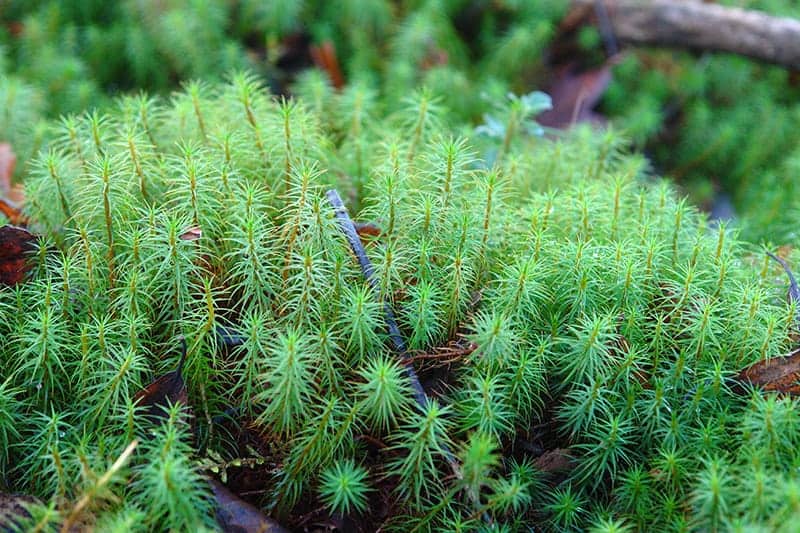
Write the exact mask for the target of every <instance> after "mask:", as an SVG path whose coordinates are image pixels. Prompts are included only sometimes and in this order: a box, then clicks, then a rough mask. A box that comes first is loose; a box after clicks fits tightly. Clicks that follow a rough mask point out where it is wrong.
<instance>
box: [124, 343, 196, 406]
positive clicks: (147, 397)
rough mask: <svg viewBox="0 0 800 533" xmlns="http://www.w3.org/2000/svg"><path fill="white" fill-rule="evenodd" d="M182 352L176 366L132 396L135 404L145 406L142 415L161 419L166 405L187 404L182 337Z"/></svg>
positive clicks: (184, 345) (184, 354)
mask: <svg viewBox="0 0 800 533" xmlns="http://www.w3.org/2000/svg"><path fill="white" fill-rule="evenodd" d="M182 343H183V353H182V354H181V360H180V362H179V363H178V368H176V369H175V370H173V371H172V372H167V373H166V374H164V375H163V376H161V377H160V378H158V379H157V380H155V381H154V382H152V383H151V384H150V385H148V386H147V388H145V389H144V390H141V391H139V392H137V393H136V395H134V397H133V401H134V403H135V404H138V405H140V406H143V407H145V409H144V416H145V417H147V418H149V419H151V420H154V421H159V420H163V419H164V417H165V416H166V413H165V410H164V409H165V408H166V407H167V406H168V405H170V404H171V405H175V404H176V403H180V404H183V405H187V404H188V396H187V394H186V383H185V382H184V381H183V364H184V362H186V341H185V340H184V339H182Z"/></svg>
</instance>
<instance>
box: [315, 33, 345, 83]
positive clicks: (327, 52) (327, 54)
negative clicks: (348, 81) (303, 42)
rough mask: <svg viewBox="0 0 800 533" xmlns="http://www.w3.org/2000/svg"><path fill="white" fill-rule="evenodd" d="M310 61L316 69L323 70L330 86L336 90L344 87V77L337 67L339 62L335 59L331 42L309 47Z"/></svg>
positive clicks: (334, 51)
mask: <svg viewBox="0 0 800 533" xmlns="http://www.w3.org/2000/svg"><path fill="white" fill-rule="evenodd" d="M309 53H310V54H311V59H313V60H314V65H316V66H317V68H319V69H321V70H324V71H325V72H326V73H327V74H328V78H329V79H330V80H331V85H333V87H334V88H336V89H341V88H342V87H344V75H343V74H342V69H341V68H340V67H339V60H338V59H337V58H336V49H335V48H334V47H333V43H332V42H331V41H325V42H323V43H322V44H321V45H319V46H316V45H313V44H312V45H311V46H309Z"/></svg>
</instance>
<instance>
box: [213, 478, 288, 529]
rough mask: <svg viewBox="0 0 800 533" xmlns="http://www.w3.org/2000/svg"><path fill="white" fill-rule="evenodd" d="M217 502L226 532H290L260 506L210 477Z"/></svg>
mask: <svg viewBox="0 0 800 533" xmlns="http://www.w3.org/2000/svg"><path fill="white" fill-rule="evenodd" d="M208 484H209V485H210V486H211V492H212V493H213V494H214V500H215V502H216V507H217V511H216V515H217V523H218V524H219V526H220V528H222V531H224V532H226V533H288V530H287V529H285V528H283V527H282V526H281V525H280V524H278V523H277V522H275V521H274V520H272V519H271V518H268V517H267V516H265V515H264V513H262V512H261V511H259V510H258V508H257V507H256V506H254V505H252V504H249V503H247V502H246V501H244V500H243V499H241V498H240V497H239V496H237V495H236V494H234V493H233V492H231V491H230V490H229V489H228V488H227V487H226V486H225V485H223V484H222V483H220V482H219V481H217V480H216V479H209V480H208Z"/></svg>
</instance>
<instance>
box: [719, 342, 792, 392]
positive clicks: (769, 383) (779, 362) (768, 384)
mask: <svg viewBox="0 0 800 533" xmlns="http://www.w3.org/2000/svg"><path fill="white" fill-rule="evenodd" d="M733 379H734V380H735V381H737V382H739V383H742V384H744V383H750V384H751V385H755V386H756V387H759V388H761V389H762V390H764V391H766V392H770V391H775V392H779V393H782V394H788V395H789V396H800V384H798V380H800V349H798V350H795V351H793V352H791V353H789V354H788V355H785V356H781V357H773V358H771V359H766V360H763V361H758V362H757V363H753V364H752V365H750V366H748V367H747V368H745V369H744V370H742V371H741V372H739V374H738V375H736V377H734V378H733Z"/></svg>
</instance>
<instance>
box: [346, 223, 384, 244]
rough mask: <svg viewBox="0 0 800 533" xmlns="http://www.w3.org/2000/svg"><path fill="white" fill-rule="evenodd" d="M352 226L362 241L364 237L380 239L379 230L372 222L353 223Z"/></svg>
mask: <svg viewBox="0 0 800 533" xmlns="http://www.w3.org/2000/svg"><path fill="white" fill-rule="evenodd" d="M353 225H354V226H355V228H356V233H358V236H359V237H361V240H362V241H363V240H364V239H365V238H366V237H376V238H377V237H380V236H381V233H382V231H381V228H379V227H378V225H377V224H373V223H372V222H353Z"/></svg>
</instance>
